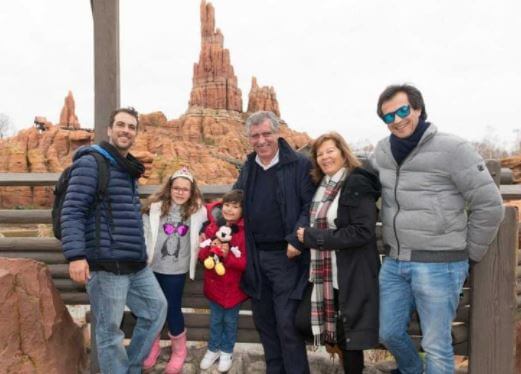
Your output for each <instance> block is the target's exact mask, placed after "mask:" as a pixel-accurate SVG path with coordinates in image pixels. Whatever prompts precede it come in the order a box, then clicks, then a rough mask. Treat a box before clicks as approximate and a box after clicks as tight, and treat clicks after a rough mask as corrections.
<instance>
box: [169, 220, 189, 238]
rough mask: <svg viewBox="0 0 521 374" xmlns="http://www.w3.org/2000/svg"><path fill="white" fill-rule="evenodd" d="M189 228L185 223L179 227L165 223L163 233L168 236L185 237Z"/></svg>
mask: <svg viewBox="0 0 521 374" xmlns="http://www.w3.org/2000/svg"><path fill="white" fill-rule="evenodd" d="M189 228H190V227H189V226H188V225H185V224H184V223H179V224H177V225H176V224H172V223H165V224H164V225H163V231H164V232H165V234H166V235H172V234H177V235H179V236H185V235H186V233H187V232H188V229H189Z"/></svg>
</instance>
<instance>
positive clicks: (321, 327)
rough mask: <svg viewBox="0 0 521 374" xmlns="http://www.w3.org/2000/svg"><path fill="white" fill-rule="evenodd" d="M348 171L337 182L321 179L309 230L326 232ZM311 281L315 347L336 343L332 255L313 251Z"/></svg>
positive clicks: (322, 251) (326, 252) (311, 210)
mask: <svg viewBox="0 0 521 374" xmlns="http://www.w3.org/2000/svg"><path fill="white" fill-rule="evenodd" d="M346 177H347V170H346V171H344V173H343V174H342V176H341V177H340V179H339V180H338V181H336V182H335V181H333V180H332V179H330V180H329V182H328V181H326V179H327V178H326V177H324V178H322V181H321V182H320V186H319V187H318V189H317V192H316V193H315V197H314V198H313V201H312V203H311V209H310V226H311V227H314V228H317V229H327V228H328V224H327V211H328V210H329V207H330V206H331V204H332V203H333V200H335V197H336V195H337V193H338V191H340V189H341V187H342V185H343V183H344V180H345V179H346ZM309 280H310V281H311V282H312V283H313V291H312V292H311V331H312V332H313V338H314V339H313V340H314V344H315V346H318V345H320V343H321V342H326V343H331V344H335V343H336V313H335V303H334V296H333V269H332V266H331V251H330V250H320V251H319V250H316V249H313V248H312V249H311V264H310V275H309Z"/></svg>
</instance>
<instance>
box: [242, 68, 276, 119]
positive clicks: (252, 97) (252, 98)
mask: <svg viewBox="0 0 521 374" xmlns="http://www.w3.org/2000/svg"><path fill="white" fill-rule="evenodd" d="M259 110H268V111H270V112H273V113H275V114H276V115H277V117H280V110H279V102H278V101H277V95H276V94H275V90H274V89H273V87H267V86H264V87H259V85H258V84H257V78H255V77H253V78H252V79H251V89H250V94H249V95H248V112H249V113H253V112H257V111H259Z"/></svg>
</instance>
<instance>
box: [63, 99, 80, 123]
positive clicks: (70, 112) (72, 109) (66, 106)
mask: <svg viewBox="0 0 521 374" xmlns="http://www.w3.org/2000/svg"><path fill="white" fill-rule="evenodd" d="M59 125H60V126H62V127H67V128H73V129H79V128H80V122H79V121H78V117H77V116H76V103H75V102H74V97H73V96H72V92H71V91H69V94H68V95H67V97H66V98H65V102H64V103H63V108H62V110H61V113H60V122H59Z"/></svg>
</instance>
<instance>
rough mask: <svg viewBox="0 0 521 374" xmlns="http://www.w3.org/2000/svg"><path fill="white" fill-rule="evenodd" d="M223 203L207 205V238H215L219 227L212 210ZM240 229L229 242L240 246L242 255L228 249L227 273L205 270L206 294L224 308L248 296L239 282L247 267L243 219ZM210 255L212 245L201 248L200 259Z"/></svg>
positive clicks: (225, 262) (238, 223)
mask: <svg viewBox="0 0 521 374" xmlns="http://www.w3.org/2000/svg"><path fill="white" fill-rule="evenodd" d="M221 204H222V203H220V202H217V203H210V204H208V205H207V211H208V220H209V221H210V223H209V224H208V226H206V228H205V230H204V234H205V235H206V238H208V239H213V237H214V235H215V233H216V232H217V230H218V229H219V225H218V224H217V222H216V219H215V217H214V216H213V215H212V212H214V211H215V208H217V209H218V208H219V206H220V205H221ZM237 226H238V228H239V231H238V232H236V233H234V234H233V235H232V240H231V241H230V242H229V244H230V248H231V247H238V248H239V250H240V251H241V257H238V258H237V257H235V255H234V254H233V253H232V252H231V251H228V254H227V256H226V257H225V258H224V259H222V262H223V265H224V268H225V269H226V273H225V274H224V275H217V273H216V272H215V270H214V269H212V270H208V269H206V268H205V270H204V287H203V291H204V295H205V296H206V297H207V298H208V299H209V300H211V301H213V302H214V303H217V304H219V305H220V306H222V307H223V308H233V307H235V306H237V305H238V304H240V303H242V302H243V301H244V300H246V299H247V298H248V296H247V295H246V294H245V293H244V292H242V290H241V288H240V287H239V284H240V282H241V277H242V273H243V272H244V269H246V240H245V237H244V222H243V219H242V218H241V220H240V221H239V222H237ZM209 255H210V246H208V247H206V248H200V250H199V260H200V261H201V262H203V261H204V260H205V259H206V258H207V257H208V256H209Z"/></svg>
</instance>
